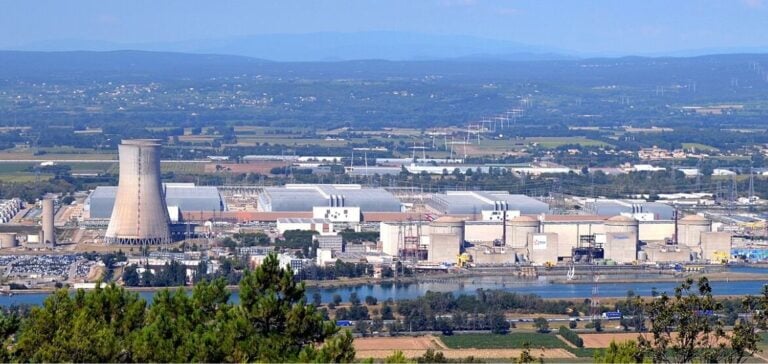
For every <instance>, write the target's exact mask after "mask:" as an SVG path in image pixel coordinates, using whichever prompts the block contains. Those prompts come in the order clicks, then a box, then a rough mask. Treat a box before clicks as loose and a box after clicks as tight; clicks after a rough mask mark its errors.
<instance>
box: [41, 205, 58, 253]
mask: <svg viewBox="0 0 768 364" xmlns="http://www.w3.org/2000/svg"><path fill="white" fill-rule="evenodd" d="M42 205H43V216H42V217H43V219H42V220H43V238H42V242H43V243H45V244H50V245H56V231H54V229H53V200H52V199H44V200H43V201H42Z"/></svg>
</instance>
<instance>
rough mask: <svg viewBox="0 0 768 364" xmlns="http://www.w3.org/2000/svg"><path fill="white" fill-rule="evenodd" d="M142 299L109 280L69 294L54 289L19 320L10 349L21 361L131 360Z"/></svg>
mask: <svg viewBox="0 0 768 364" xmlns="http://www.w3.org/2000/svg"><path fill="white" fill-rule="evenodd" d="M145 312H146V302H145V301H144V300H143V299H141V298H139V296H138V294H136V293H132V292H128V291H126V290H125V289H123V288H121V287H117V286H116V285H114V284H111V285H109V286H107V287H106V288H100V287H99V286H98V285H97V288H96V289H94V290H93V291H89V292H85V291H83V290H78V291H77V292H76V293H75V294H74V295H70V294H69V292H67V291H66V290H63V289H62V290H58V291H56V292H55V293H53V294H52V295H51V296H49V297H48V298H47V299H46V300H45V302H44V304H43V306H40V307H35V308H33V309H32V311H31V312H30V316H29V318H28V319H27V320H25V321H24V323H23V324H22V327H21V329H20V332H19V334H18V338H17V343H16V345H15V347H14V348H13V352H12V353H11V354H12V356H13V357H14V361H23V362H30V361H34V362H125V361H131V360H132V357H131V353H130V351H129V350H127V349H128V348H130V346H131V341H130V340H131V338H132V336H133V335H132V333H134V332H135V331H137V330H138V329H139V328H140V327H141V325H142V324H143V321H144V315H145Z"/></svg>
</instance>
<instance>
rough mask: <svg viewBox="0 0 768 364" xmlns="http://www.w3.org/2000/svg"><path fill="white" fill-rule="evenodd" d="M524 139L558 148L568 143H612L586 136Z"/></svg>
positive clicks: (586, 144) (584, 144)
mask: <svg viewBox="0 0 768 364" xmlns="http://www.w3.org/2000/svg"><path fill="white" fill-rule="evenodd" d="M523 140H524V141H526V142H528V143H537V144H538V145H540V146H541V147H544V148H557V147H559V146H561V145H566V144H578V145H581V146H583V147H605V146H610V144H608V143H605V142H601V141H599V140H594V139H588V138H584V137H533V138H525V139H523Z"/></svg>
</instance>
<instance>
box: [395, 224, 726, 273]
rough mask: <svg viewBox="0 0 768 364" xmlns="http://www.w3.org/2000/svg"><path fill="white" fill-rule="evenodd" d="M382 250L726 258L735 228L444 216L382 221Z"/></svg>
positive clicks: (557, 257) (440, 256) (437, 257)
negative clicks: (715, 229)
mask: <svg viewBox="0 0 768 364" xmlns="http://www.w3.org/2000/svg"><path fill="white" fill-rule="evenodd" d="M380 231H381V241H382V252H384V253H386V254H390V255H393V256H399V257H400V258H401V259H403V258H407V257H409V256H410V257H412V258H415V259H417V260H419V261H425V262H446V261H449V260H450V256H454V257H455V256H457V255H458V254H459V253H460V252H461V251H463V252H466V253H467V254H469V255H470V256H472V259H473V260H474V261H475V262H476V263H477V264H491V265H504V264H518V263H532V264H557V263H567V262H581V263H587V262H594V261H609V262H614V263H617V264H629V263H642V262H646V261H648V262H689V261H708V262H720V261H722V260H724V259H727V258H728V256H729V253H730V249H731V234H730V233H727V232H715V231H712V223H711V221H710V220H708V219H706V218H704V217H703V216H699V215H690V216H687V217H685V218H682V219H680V220H679V221H677V222H676V221H674V220H647V221H644V220H638V219H635V218H633V217H630V216H625V215H614V216H599V215H521V216H517V217H513V218H511V219H508V220H506V225H505V223H504V221H498V220H487V219H486V220H467V219H465V218H459V217H449V216H443V217H440V218H438V219H437V220H434V221H431V222H413V221H408V222H382V223H381V226H380Z"/></svg>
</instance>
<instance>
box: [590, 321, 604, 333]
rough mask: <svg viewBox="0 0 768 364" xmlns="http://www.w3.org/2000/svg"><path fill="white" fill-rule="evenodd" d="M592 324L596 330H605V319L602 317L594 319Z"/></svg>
mask: <svg viewBox="0 0 768 364" xmlns="http://www.w3.org/2000/svg"><path fill="white" fill-rule="evenodd" d="M592 325H594V326H595V332H602V331H603V321H602V320H600V319H597V320H594V321H592Z"/></svg>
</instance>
